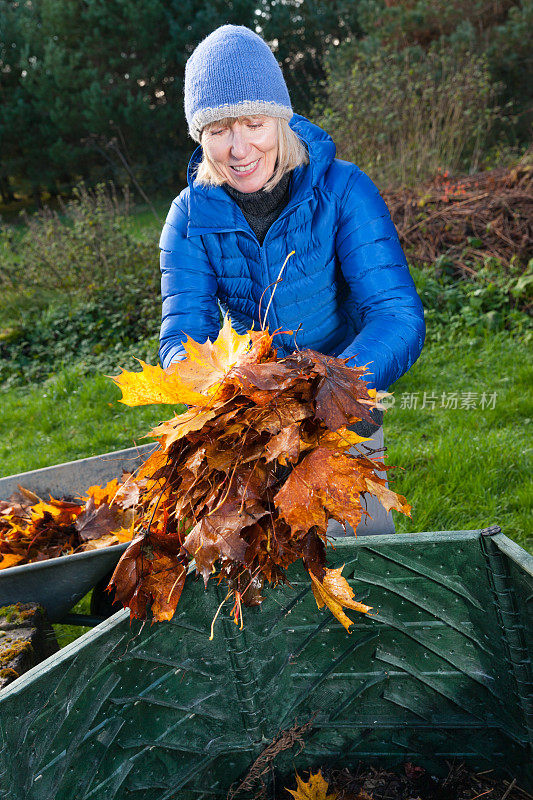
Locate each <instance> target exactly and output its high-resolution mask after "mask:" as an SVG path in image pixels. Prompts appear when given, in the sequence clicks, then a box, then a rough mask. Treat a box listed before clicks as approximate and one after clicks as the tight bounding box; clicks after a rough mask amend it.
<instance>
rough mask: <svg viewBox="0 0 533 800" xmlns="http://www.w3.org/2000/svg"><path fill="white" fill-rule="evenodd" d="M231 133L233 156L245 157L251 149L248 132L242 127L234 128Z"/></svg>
mask: <svg viewBox="0 0 533 800" xmlns="http://www.w3.org/2000/svg"><path fill="white" fill-rule="evenodd" d="M231 133H232V137H231V154H232V156H233V158H245V156H246V155H247V154H248V152H249V149H250V145H249V143H248V141H247V140H246V134H245V133H244V132H243V130H242V128H240V127H235V128H233V129H232V132H231Z"/></svg>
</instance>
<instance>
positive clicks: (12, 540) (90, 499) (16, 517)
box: [0, 473, 142, 570]
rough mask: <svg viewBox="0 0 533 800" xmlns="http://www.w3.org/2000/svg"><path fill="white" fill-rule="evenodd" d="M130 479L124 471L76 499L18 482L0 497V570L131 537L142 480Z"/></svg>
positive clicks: (106, 545) (107, 545)
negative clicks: (51, 494)
mask: <svg viewBox="0 0 533 800" xmlns="http://www.w3.org/2000/svg"><path fill="white" fill-rule="evenodd" d="M130 479H131V474H130V473H125V474H124V475H123V476H122V479H121V481H120V482H119V481H118V480H116V479H113V480H112V481H109V483H108V484H106V485H105V486H91V487H90V488H89V489H88V490H87V496H86V497H83V498H81V497H80V498H78V499H76V500H75V501H74V502H72V501H69V500H61V499H56V498H54V497H50V498H49V499H48V500H42V499H41V498H40V497H38V496H37V495H35V494H34V493H33V492H31V491H29V490H28V489H25V488H24V487H22V486H19V489H18V491H17V492H14V493H13V494H12V495H11V497H10V498H9V499H8V500H4V501H2V502H0V570H2V569H8V568H9V567H14V566H19V565H22V564H29V563H32V562H34V561H45V560H47V559H49V558H56V557H57V556H65V555H71V554H72V553H77V552H81V551H83V550H95V549H99V548H103V547H109V546H111V545H115V544H118V543H119V542H126V541H130V540H131V539H132V537H133V532H134V526H133V521H134V513H133V509H132V507H133V506H134V505H135V502H136V498H137V499H138V497H139V493H140V487H141V485H142V482H141V484H139V482H136V483H135V484H133V483H132V482H131V480H130Z"/></svg>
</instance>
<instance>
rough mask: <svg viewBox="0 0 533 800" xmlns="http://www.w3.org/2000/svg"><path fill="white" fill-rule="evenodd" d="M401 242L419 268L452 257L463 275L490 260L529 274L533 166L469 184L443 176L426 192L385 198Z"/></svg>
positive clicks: (471, 178) (480, 176)
mask: <svg viewBox="0 0 533 800" xmlns="http://www.w3.org/2000/svg"><path fill="white" fill-rule="evenodd" d="M384 197H385V201H386V203H387V205H388V207H389V210H390V212H391V216H392V219H393V221H394V224H395V225H396V227H397V229H398V233H399V236H400V240H401V242H402V245H403V246H404V248H405V250H406V251H407V253H408V254H409V256H410V257H411V258H412V259H413V260H414V262H415V263H419V264H428V263H429V264H432V263H434V261H435V260H436V258H437V257H438V256H440V255H443V254H447V255H449V256H450V258H451V259H452V260H453V262H454V264H455V265H456V266H457V269H458V271H459V272H462V273H463V274H466V275H475V274H476V270H475V267H474V266H473V264H475V263H481V264H482V263H483V261H484V260H485V259H486V258H488V257H493V258H496V259H498V260H499V261H500V262H501V263H502V264H503V265H504V266H507V267H508V266H509V265H510V263H511V259H513V258H514V260H515V263H516V261H517V260H518V262H519V263H520V264H521V265H522V266H523V267H524V268H525V267H526V266H527V264H528V261H529V259H531V258H532V257H533V165H531V164H529V165H527V164H522V165H519V166H517V167H515V168H514V169H506V168H501V169H495V170H491V171H489V172H482V173H479V174H477V175H471V176H468V177H465V178H459V179H452V178H451V177H450V176H449V175H448V173H447V172H443V173H441V174H439V175H438V176H437V177H436V178H435V179H434V180H433V181H432V182H431V183H430V184H429V185H428V186H426V187H424V188H423V189H420V188H419V189H416V190H411V189H402V190H400V191H397V192H390V193H387V194H385V195H384Z"/></svg>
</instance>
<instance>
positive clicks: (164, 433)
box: [148, 408, 216, 450]
mask: <svg viewBox="0 0 533 800" xmlns="http://www.w3.org/2000/svg"><path fill="white" fill-rule="evenodd" d="M215 414H216V410H215V409H213V408H200V409H199V408H191V409H189V411H185V413H184V414H178V415H177V416H175V417H173V418H172V419H169V420H168V421H167V422H162V423H161V425H157V426H156V427H155V428H153V429H152V430H151V431H150V433H149V434H148V436H154V437H155V438H158V439H159V440H160V442H161V446H162V448H163V450H168V448H169V447H170V445H171V444H174V442H177V441H178V440H179V439H181V438H182V437H183V436H186V435H187V434H188V433H190V432H191V431H199V430H201V428H203V427H204V425H205V423H206V422H208V421H209V420H210V419H212V418H213V417H214V416H215Z"/></svg>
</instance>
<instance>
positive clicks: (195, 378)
mask: <svg viewBox="0 0 533 800" xmlns="http://www.w3.org/2000/svg"><path fill="white" fill-rule="evenodd" d="M251 342H252V338H251V333H245V334H239V333H237V331H235V330H234V329H233V327H232V325H231V322H230V319H229V317H228V316H227V315H226V317H225V318H224V324H223V325H222V328H221V330H220V332H219V334H218V336H217V338H216V339H215V341H214V342H211V340H210V339H208V340H207V342H205V343H204V344H198V343H197V342H195V341H194V340H193V339H191V338H190V337H188V338H187V341H186V342H184V343H183V347H184V349H185V352H186V354H187V357H186V358H185V359H183V360H182V361H176V362H174V363H173V364H171V365H170V367H168V368H167V369H162V368H161V367H159V366H156V367H153V366H151V365H150V364H146V363H145V362H144V361H140V360H139V363H140V364H141V366H142V372H128V371H126V370H122V373H121V374H120V375H116V376H110V377H111V378H112V380H113V381H114V382H115V383H116V384H117V386H119V387H120V388H121V389H122V398H121V400H120V402H121V403H124V404H125V405H127V406H141V405H149V404H151V403H170V404H173V405H175V404H178V403H185V404H186V405H190V406H199V407H203V406H206V405H207V404H208V403H209V401H210V399H211V397H212V396H213V395H214V394H215V392H216V390H217V388H218V387H219V385H220V383H221V382H222V381H223V380H224V378H225V377H226V375H227V374H228V372H230V370H231V369H232V368H233V367H234V366H235V365H236V364H238V363H239V361H240V359H242V358H244V356H245V354H246V353H247V352H248V350H249V349H250V345H251Z"/></svg>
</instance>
